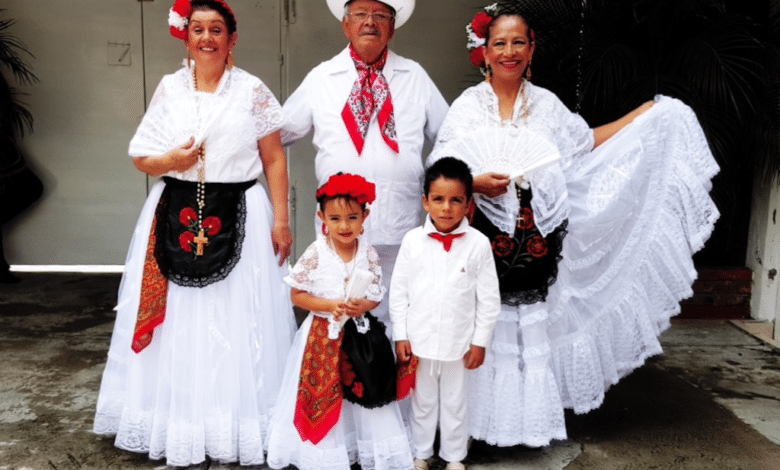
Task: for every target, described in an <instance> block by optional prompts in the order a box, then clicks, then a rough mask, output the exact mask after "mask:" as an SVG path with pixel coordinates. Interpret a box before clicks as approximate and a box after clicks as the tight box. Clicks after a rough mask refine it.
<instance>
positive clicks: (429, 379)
mask: <svg viewBox="0 0 780 470" xmlns="http://www.w3.org/2000/svg"><path fill="white" fill-rule="evenodd" d="M472 185H473V179H472V176H471V172H470V170H469V167H468V166H467V165H466V164H465V163H463V162H462V161H460V160H457V159H455V158H452V157H445V158H442V159H440V160H438V161H436V162H435V163H434V164H433V165H431V166H430V167H429V168H428V169H427V170H426V172H425V183H424V188H423V189H424V194H423V207H424V208H425V210H426V212H428V217H426V220H425V224H424V225H423V226H422V227H417V228H415V229H413V230H410V231H409V232H408V233H407V234H406V235H405V236H404V239H403V241H402V242H401V248H400V250H399V253H398V258H397V259H396V264H395V270H394V272H393V277H392V281H391V283H390V302H389V307H390V319H391V321H392V322H393V339H394V340H395V341H396V353H397V355H398V360H399V361H401V362H402V363H406V362H408V361H410V360H411V359H412V356H416V357H417V358H418V359H419V364H418V367H417V371H416V377H415V381H416V385H415V388H414V391H413V393H412V420H411V430H412V445H413V449H412V452H413V454H414V457H415V468H416V469H417V470H426V469H427V468H428V463H427V460H426V459H428V458H430V457H431V456H433V440H434V437H435V434H436V428H437V424H438V425H439V428H440V431H441V440H440V443H441V445H440V448H439V456H440V457H441V458H442V459H444V460H446V461H447V462H448V464H447V469H448V470H459V469H463V468H464V466H463V464H462V463H461V461H462V460H463V459H464V458H465V457H466V454H467V452H468V436H469V433H468V425H467V423H466V417H467V412H466V396H467V393H466V392H467V374H466V370H470V369H476V368H477V367H479V366H480V365H482V363H483V362H484V360H485V348H487V346H488V345H489V344H490V341H491V338H492V335H493V327H494V326H495V324H496V320H497V319H498V314H499V312H500V310H501V298H500V295H499V291H498V277H497V275H496V266H495V262H494V261H493V252H492V250H491V246H490V242H489V241H488V238H487V237H486V236H485V235H483V234H482V233H480V232H479V231H477V230H476V229H474V228H472V227H471V226H470V225H469V221H468V218H467V217H466V214H467V213H468V211H469V207H470V204H471V198H472ZM439 415H440V416H441V418H440V420H439Z"/></svg>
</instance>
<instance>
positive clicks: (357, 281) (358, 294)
mask: <svg viewBox="0 0 780 470" xmlns="http://www.w3.org/2000/svg"><path fill="white" fill-rule="evenodd" d="M373 280H374V273H372V272H371V271H369V270H367V269H355V272H353V273H352V275H351V276H350V277H349V281H348V282H347V288H346V290H345V294H344V301H347V300H349V299H362V298H363V297H365V295H366V292H368V288H369V286H371V282H373ZM347 320H349V318H348V317H346V316H343V317H341V319H339V320H336V319H334V318H333V317H332V316H331V317H330V318H329V319H328V338H330V339H336V338H338V337H339V332H340V331H341V327H342V326H344V323H345V322H346V321H347ZM354 320H355V324H356V325H357V327H358V331H359V332H361V333H365V332H366V331H368V321H365V318H363V317H362V316H360V317H356V318H355V319H354ZM361 320H362V321H361Z"/></svg>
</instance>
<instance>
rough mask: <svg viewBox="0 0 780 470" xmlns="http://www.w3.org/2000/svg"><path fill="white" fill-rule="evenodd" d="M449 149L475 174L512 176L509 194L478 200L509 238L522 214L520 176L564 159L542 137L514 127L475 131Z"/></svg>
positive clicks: (510, 177) (488, 128)
mask: <svg viewBox="0 0 780 470" xmlns="http://www.w3.org/2000/svg"><path fill="white" fill-rule="evenodd" d="M448 150H449V154H450V155H452V156H453V157H456V158H458V159H460V160H463V161H464V162H466V163H467V164H468V165H469V167H470V168H471V171H472V173H473V174H474V175H481V174H483V173H488V172H493V173H500V174H504V175H509V179H510V180H511V183H510V184H509V188H507V192H506V193H504V194H502V195H500V196H497V197H494V198H490V197H488V196H486V195H484V194H477V195H476V196H475V198H474V199H475V202H476V204H477V207H479V209H480V210H481V211H482V213H483V214H485V216H486V217H487V218H488V220H490V222H492V223H493V225H495V226H496V227H497V228H498V229H499V230H501V231H502V232H505V233H507V234H509V236H514V233H515V227H516V226H517V213H518V212H519V211H520V203H519V202H518V200H517V196H516V194H517V189H516V184H519V179H520V177H521V176H525V175H527V174H528V173H529V172H531V171H533V170H537V169H539V168H542V167H544V166H546V165H550V164H553V163H555V162H557V161H559V160H560V159H561V154H560V152H558V149H557V147H555V145H553V143H552V142H550V141H549V140H547V139H546V138H545V137H543V136H542V135H541V134H538V133H536V132H533V131H530V130H528V129H526V128H518V127H514V126H507V127H483V128H480V129H477V130H474V131H472V132H469V133H468V134H466V135H465V136H463V138H461V139H459V140H458V141H457V142H455V143H453V145H452V146H451V147H450V148H449V149H448Z"/></svg>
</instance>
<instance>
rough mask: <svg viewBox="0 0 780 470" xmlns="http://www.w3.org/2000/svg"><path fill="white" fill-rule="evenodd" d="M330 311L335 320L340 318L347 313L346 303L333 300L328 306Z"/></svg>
mask: <svg viewBox="0 0 780 470" xmlns="http://www.w3.org/2000/svg"><path fill="white" fill-rule="evenodd" d="M330 313H331V314H332V315H333V318H334V319H336V320H339V319H341V317H342V316H343V315H347V304H346V303H345V302H343V301H341V300H333V301H332V305H331V307H330Z"/></svg>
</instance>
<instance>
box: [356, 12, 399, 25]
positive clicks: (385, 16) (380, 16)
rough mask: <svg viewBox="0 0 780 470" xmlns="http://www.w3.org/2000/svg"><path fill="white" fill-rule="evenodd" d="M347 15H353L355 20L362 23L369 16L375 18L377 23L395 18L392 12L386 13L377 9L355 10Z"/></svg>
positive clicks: (387, 21)
mask: <svg viewBox="0 0 780 470" xmlns="http://www.w3.org/2000/svg"><path fill="white" fill-rule="evenodd" d="M347 16H349V17H351V18H352V19H353V20H355V21H358V22H360V23H362V22H364V21H366V20H368V17H369V16H370V17H371V18H373V19H374V21H375V22H377V23H389V22H390V20H392V19H393V15H392V14H390V13H385V12H381V11H375V12H373V13H369V12H367V11H353V12H350V13H347Z"/></svg>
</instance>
